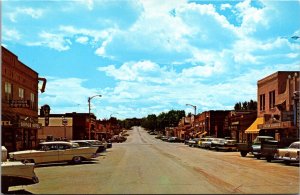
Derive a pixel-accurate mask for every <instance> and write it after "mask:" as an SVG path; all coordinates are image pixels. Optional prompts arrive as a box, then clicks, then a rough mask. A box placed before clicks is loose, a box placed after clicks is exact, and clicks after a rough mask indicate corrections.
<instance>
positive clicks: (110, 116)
mask: <svg viewBox="0 0 300 195" xmlns="http://www.w3.org/2000/svg"><path fill="white" fill-rule="evenodd" d="M113 114H119V113H117V112H114V113H111V114H110V115H109V118H111V116H112V115H113Z"/></svg>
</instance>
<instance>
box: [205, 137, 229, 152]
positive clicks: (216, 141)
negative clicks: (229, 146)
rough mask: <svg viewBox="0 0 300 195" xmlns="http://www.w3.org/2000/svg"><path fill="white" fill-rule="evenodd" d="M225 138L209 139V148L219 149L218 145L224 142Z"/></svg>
mask: <svg viewBox="0 0 300 195" xmlns="http://www.w3.org/2000/svg"><path fill="white" fill-rule="evenodd" d="M225 140H226V139H225V138H213V140H212V141H211V144H210V147H209V149H210V150H213V149H215V150H219V145H220V144H221V142H225Z"/></svg>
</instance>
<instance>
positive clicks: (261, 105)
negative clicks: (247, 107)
mask: <svg viewBox="0 0 300 195" xmlns="http://www.w3.org/2000/svg"><path fill="white" fill-rule="evenodd" d="M265 109H266V108H265V94H261V95H260V96H259V110H260V111H264V110H265Z"/></svg>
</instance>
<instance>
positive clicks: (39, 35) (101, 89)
mask: <svg viewBox="0 0 300 195" xmlns="http://www.w3.org/2000/svg"><path fill="white" fill-rule="evenodd" d="M1 9H2V27H1V31H2V40H1V44H2V46H4V47H6V48H7V49H9V50H10V51H11V52H13V53H14V54H16V55H17V56H18V58H19V60H20V61H21V62H23V63H24V64H26V65H27V66H29V67H30V68H32V69H33V70H35V71H36V72H38V74H39V77H44V78H46V79H47V85H46V90H45V92H44V93H40V92H39V100H38V102H39V107H40V106H42V105H44V104H48V105H49V106H50V107H51V113H55V114H60V113H67V112H68V113H69V112H80V113H82V112H83V113H88V111H89V110H88V97H93V96H94V95H101V97H98V96H96V97H93V98H92V99H91V104H90V105H91V112H92V113H94V114H95V115H96V117H97V119H104V118H106V119H108V118H110V117H111V116H113V117H116V118H119V119H125V118H132V117H137V118H141V117H146V116H147V115H149V114H157V115H158V114H160V113H161V112H168V111H169V110H172V109H173V110H185V111H186V113H189V112H192V113H193V112H194V109H193V107H192V106H189V105H186V104H190V105H195V106H197V113H201V112H203V111H207V110H231V109H233V107H234V104H235V103H236V102H243V101H250V100H251V99H252V100H255V101H257V81H258V80H260V79H262V78H264V77H266V76H268V75H270V74H272V73H275V72H276V71H295V70H300V38H297V37H299V36H300V20H299V18H300V0H290V1H284V0H280V1H276V0H256V1H250V0H245V1H233V0H230V1H222V0H214V1H201V0H198V1H186V0H143V1H139V0H77V1H71V0H68V1H54V0H53V1H46V0H43V1H42V0H40V1H39V0H35V1H33V0H23V1H14V0H9V1H8V0H4V1H1ZM293 36H294V38H292V37H293Z"/></svg>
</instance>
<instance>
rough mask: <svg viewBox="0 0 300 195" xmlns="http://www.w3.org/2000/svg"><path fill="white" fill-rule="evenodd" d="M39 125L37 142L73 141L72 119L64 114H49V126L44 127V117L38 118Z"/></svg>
mask: <svg viewBox="0 0 300 195" xmlns="http://www.w3.org/2000/svg"><path fill="white" fill-rule="evenodd" d="M39 123H40V125H41V128H40V130H39V131H38V141H39V142H42V141H46V140H49V139H50V140H51V139H52V140H71V139H73V118H72V117H67V116H65V114H50V115H49V124H48V125H47V126H46V125H45V117H44V116H40V117H39Z"/></svg>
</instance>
